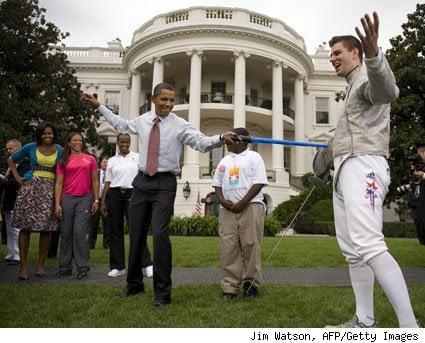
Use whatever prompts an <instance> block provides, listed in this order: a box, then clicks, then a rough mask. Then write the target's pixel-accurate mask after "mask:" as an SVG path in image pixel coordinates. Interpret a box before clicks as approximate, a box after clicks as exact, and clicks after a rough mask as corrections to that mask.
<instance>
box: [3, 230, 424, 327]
mask: <svg viewBox="0 0 425 343" xmlns="http://www.w3.org/2000/svg"><path fill="white" fill-rule="evenodd" d="M151 239H152V238H151V237H149V245H150V246H151V245H152V240H151ZM171 239H172V244H173V264H174V266H179V267H211V266H212V267H218V238H217V237H172V238H171ZM127 240H128V237H127ZM279 240H280V238H278V237H267V238H265V239H264V241H263V261H265V260H266V259H267V257H268V256H269V254H270V252H271V251H272V249H273V247H274V246H275V245H276V244H277V242H278V241H279ZM99 242H101V237H99ZM387 242H388V246H389V248H390V252H391V253H392V254H393V255H394V256H395V258H396V259H397V260H398V261H399V263H400V266H401V267H425V249H424V248H423V247H422V246H420V245H419V244H418V243H417V241H416V240H415V239H388V240H387ZM100 245H101V244H98V248H97V249H96V250H95V251H91V259H92V263H93V264H95V265H108V255H107V252H106V251H105V250H104V249H103V248H101V247H100ZM127 248H128V241H127ZM37 250H38V237H37V235H34V237H33V240H32V242H31V249H30V260H31V263H34V262H35V261H36V256H37ZM4 253H5V247H4V246H1V248H0V254H1V255H0V256H3V255H4ZM49 264H50V265H56V264H57V260H51V261H49ZM265 266H274V267H279V266H281V267H346V263H345V261H344V259H343V258H342V256H341V254H340V252H339V249H338V246H337V244H336V240H335V238H334V237H284V238H283V239H282V241H281V242H280V245H279V247H278V248H277V249H276V251H275V253H274V254H273V256H272V257H271V259H270V260H269V261H268V263H266V264H265ZM120 290H121V289H120V288H119V287H112V286H97V285H47V284H46V285H34V284H25V283H14V284H0V318H2V320H1V321H0V326H1V327H323V326H324V325H326V324H337V323H340V322H342V321H345V320H348V319H349V318H350V316H351V315H352V314H353V312H354V297H353V294H352V290H351V287H316V286H313V287H311V286H310V287H296V286H271V285H264V286H263V287H262V288H261V296H260V297H259V298H258V299H254V300H250V301H246V300H244V299H236V300H235V301H231V302H225V301H222V300H221V298H220V288H219V286H218V285H210V286H179V287H175V288H174V289H173V302H172V305H171V306H168V307H166V308H164V309H161V310H155V309H153V308H152V305H151V300H152V295H153V294H152V292H153V290H152V287H151V286H148V287H147V294H146V295H142V296H137V297H132V298H128V299H124V300H123V299H119V298H117V294H119V292H120ZM409 291H410V295H411V298H412V304H413V307H414V310H415V313H416V315H417V317H418V318H419V319H420V320H421V321H422V322H425V302H424V301H423V296H424V294H425V284H421V285H414V286H409ZM375 310H376V319H377V320H378V321H379V322H380V326H381V327H396V326H397V321H396V318H395V316H394V314H393V311H392V309H391V307H390V305H389V303H388V301H387V299H386V298H385V296H384V294H383V292H382V290H381V288H380V287H379V286H376V287H375Z"/></svg>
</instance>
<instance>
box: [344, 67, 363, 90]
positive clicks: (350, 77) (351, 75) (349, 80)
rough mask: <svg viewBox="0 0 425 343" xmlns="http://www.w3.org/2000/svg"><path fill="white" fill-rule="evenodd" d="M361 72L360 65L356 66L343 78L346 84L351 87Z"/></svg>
mask: <svg viewBox="0 0 425 343" xmlns="http://www.w3.org/2000/svg"><path fill="white" fill-rule="evenodd" d="M361 71H362V67H361V66H360V65H357V66H356V67H355V68H354V69H353V70H352V71H350V73H349V74H348V75H347V76H346V77H345V79H346V80H347V83H348V84H349V85H350V86H351V85H352V84H353V83H354V82H355V81H356V80H357V78H358V77H359V75H360V73H361Z"/></svg>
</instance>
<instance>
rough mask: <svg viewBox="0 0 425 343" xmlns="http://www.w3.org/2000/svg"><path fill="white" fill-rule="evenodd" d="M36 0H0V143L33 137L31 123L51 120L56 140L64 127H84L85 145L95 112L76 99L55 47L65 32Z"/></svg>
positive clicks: (76, 89) (96, 140)
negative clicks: (47, 15)
mask: <svg viewBox="0 0 425 343" xmlns="http://www.w3.org/2000/svg"><path fill="white" fill-rule="evenodd" d="M45 13H46V9H44V8H40V7H39V6H38V0H6V1H2V2H0V144H1V148H3V147H4V145H5V142H6V141H7V140H8V139H10V138H19V139H21V140H22V141H23V142H28V141H32V140H33V138H34V137H33V132H34V127H35V125H36V124H37V123H38V122H39V121H40V120H46V121H48V122H50V123H52V124H53V125H55V126H56V128H57V129H58V133H59V142H60V143H62V144H63V143H64V140H65V137H66V135H67V134H68V133H69V132H70V131H81V132H84V133H85V135H86V137H87V141H88V142H89V143H90V144H91V145H93V146H94V145H99V144H103V143H104V140H103V139H101V138H100V137H99V136H98V135H97V133H96V127H97V126H98V124H97V119H98V116H97V114H95V113H94V112H93V111H92V110H90V109H88V108H87V107H86V106H83V105H82V104H81V103H80V101H79V96H80V84H79V83H78V82H77V79H76V77H75V75H74V71H73V70H71V69H70V68H69V62H68V61H67V57H66V55H65V54H64V53H62V52H61V51H60V49H57V48H55V47H57V46H58V44H60V42H61V41H62V40H63V39H64V38H66V37H67V36H68V35H69V34H68V33H62V32H61V31H60V29H59V28H58V27H56V26H55V25H54V24H53V23H51V22H48V21H47V20H46V18H45Z"/></svg>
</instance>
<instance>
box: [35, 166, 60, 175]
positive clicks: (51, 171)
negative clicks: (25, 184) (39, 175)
mask: <svg viewBox="0 0 425 343" xmlns="http://www.w3.org/2000/svg"><path fill="white" fill-rule="evenodd" d="M34 171H45V172H50V173H54V172H55V170H54V168H53V167H49V166H42V165H40V164H36V165H35V167H34Z"/></svg>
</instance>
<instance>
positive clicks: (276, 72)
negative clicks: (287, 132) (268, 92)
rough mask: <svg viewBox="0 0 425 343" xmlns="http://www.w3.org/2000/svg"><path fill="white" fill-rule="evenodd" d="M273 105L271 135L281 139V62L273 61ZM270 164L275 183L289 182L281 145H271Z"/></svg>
mask: <svg viewBox="0 0 425 343" xmlns="http://www.w3.org/2000/svg"><path fill="white" fill-rule="evenodd" d="M272 78H273V107H272V136H273V138H274V139H283V85H282V79H283V78H282V62H280V61H274V62H273V77H272ZM272 165H273V170H274V172H275V175H276V183H280V184H289V175H288V173H287V172H286V171H285V169H284V165H283V145H280V144H273V145H272Z"/></svg>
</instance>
